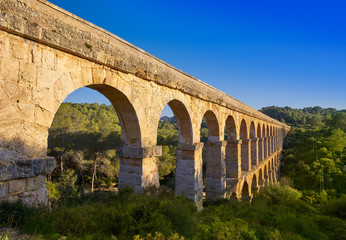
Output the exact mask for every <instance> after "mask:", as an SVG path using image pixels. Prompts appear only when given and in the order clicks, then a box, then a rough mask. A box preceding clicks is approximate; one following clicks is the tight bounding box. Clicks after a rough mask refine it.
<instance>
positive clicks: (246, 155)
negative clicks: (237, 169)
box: [239, 119, 251, 171]
mask: <svg viewBox="0 0 346 240" xmlns="http://www.w3.org/2000/svg"><path fill="white" fill-rule="evenodd" d="M239 135H240V139H241V141H242V142H241V170H242V171H250V170H251V160H250V158H251V152H250V146H249V136H248V129H247V125H246V122H245V120H244V119H243V120H242V121H241V123H240V131H239Z"/></svg>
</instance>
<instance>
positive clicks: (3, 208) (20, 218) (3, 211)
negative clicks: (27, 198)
mask: <svg viewBox="0 0 346 240" xmlns="http://www.w3.org/2000/svg"><path fill="white" fill-rule="evenodd" d="M35 211H37V210H35V209H32V208H29V207H27V206H24V205H23V204H22V202H15V203H9V202H4V203H2V204H0V227H4V226H6V227H11V226H12V227H15V226H18V225H19V226H20V225H22V224H24V223H27V222H29V221H30V217H31V216H32V215H33V214H34V212H35Z"/></svg>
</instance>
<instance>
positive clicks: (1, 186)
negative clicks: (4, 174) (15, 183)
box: [0, 182, 7, 198]
mask: <svg viewBox="0 0 346 240" xmlns="http://www.w3.org/2000/svg"><path fill="white" fill-rule="evenodd" d="M6 193H7V182H0V198H1V197H5V196H6Z"/></svg>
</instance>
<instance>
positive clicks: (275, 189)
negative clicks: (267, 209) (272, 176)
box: [262, 183, 302, 203]
mask: <svg viewBox="0 0 346 240" xmlns="http://www.w3.org/2000/svg"><path fill="white" fill-rule="evenodd" d="M262 196H263V197H266V198H268V199H270V200H271V201H272V202H273V203H279V202H280V201H282V200H287V199H290V200H298V199H299V198H301V197H302V193H301V192H299V191H298V190H296V189H294V188H291V187H290V186H288V185H282V184H281V183H273V184H271V185H269V186H266V187H264V188H263V190H262Z"/></svg>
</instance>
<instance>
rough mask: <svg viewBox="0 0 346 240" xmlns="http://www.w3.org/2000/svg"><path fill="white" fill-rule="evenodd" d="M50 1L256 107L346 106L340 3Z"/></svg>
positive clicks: (345, 35) (345, 12)
mask: <svg viewBox="0 0 346 240" xmlns="http://www.w3.org/2000/svg"><path fill="white" fill-rule="evenodd" d="M51 2H53V3H54V4H57V5H58V6H60V7H62V8H64V9H66V10H68V11H70V12H72V13H74V14H76V15H77V16H80V17H82V18H84V19H86V20H88V21H90V22H92V23H94V24H96V25H98V26H100V27H102V28H104V29H106V30H108V31H110V32H112V33H114V34H115V35H117V36H119V37H121V38H123V39H125V40H126V41H128V42H130V43H132V44H134V45H136V46H138V47H140V48H142V49H143V50H145V51H147V52H149V53H151V54H153V55H154V56H156V57H158V58H160V59H162V60H164V61H166V62H167V63H169V64H171V65H173V66H175V67H177V68H179V69H181V70H183V71H185V72H186V73H188V74H190V75H193V76H195V77H197V78H199V79H200V80H202V81H204V82H206V83H208V84H210V85H212V86H214V87H216V88H218V89H220V90H221V91H223V92H225V93H227V94H229V95H231V96H232V97H234V98H236V99H238V100H240V101H242V102H244V103H246V104H247V105H249V106H251V107H253V108H255V109H260V108H261V107H265V106H272V105H275V106H290V107H294V108H301V107H308V106H317V105H318V106H321V107H334V108H337V109H345V108H346V1H344V0H343V1H334V0H328V1H318V0H315V1H304V0H300V1H296V0H291V1H284V0H282V1H277V0H275V1H267V0H262V1H258V0H257V1H255V0H253V1H246V0H244V1H239V0H238V1H234V0H229V1H218V0H214V1H206V0H199V1H189V0H185V1H180V0H175V1H162V0H160V1H156V0H146V1H136V0H132V1H124V0H123V1H111V0H108V1H105V0H99V1H94V0H93V1H91V0H83V1H82V0H72V1H67V0H65V1H63V0H53V1H51ZM91 96H92V95H90V93H89V92H88V91H86V90H80V91H76V92H75V93H73V94H71V95H70V96H69V97H68V98H67V99H66V101H72V102H94V101H96V102H100V103H102V102H103V101H104V100H102V98H98V97H95V98H94V97H91Z"/></svg>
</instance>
